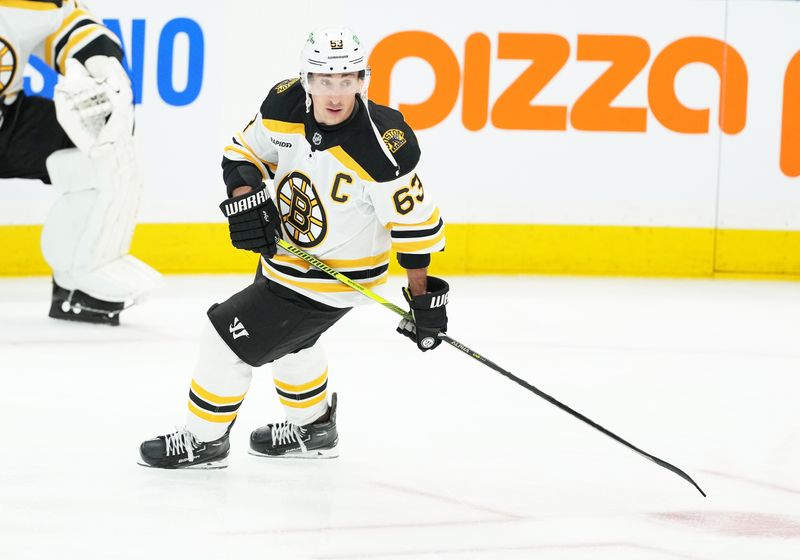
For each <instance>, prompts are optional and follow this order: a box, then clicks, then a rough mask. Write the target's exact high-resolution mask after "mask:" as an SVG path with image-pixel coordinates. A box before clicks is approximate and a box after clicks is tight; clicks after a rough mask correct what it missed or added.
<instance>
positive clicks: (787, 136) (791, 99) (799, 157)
mask: <svg viewBox="0 0 800 560" xmlns="http://www.w3.org/2000/svg"><path fill="white" fill-rule="evenodd" d="M781 171H783V172H784V173H785V174H786V175H788V176H789V177H800V51H798V53H797V54H796V55H794V57H793V58H792V60H791V61H790V62H789V66H788V67H787V68H786V77H785V78H784V80H783V118H782V123H781Z"/></svg>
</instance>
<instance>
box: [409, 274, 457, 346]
mask: <svg viewBox="0 0 800 560" xmlns="http://www.w3.org/2000/svg"><path fill="white" fill-rule="evenodd" d="M449 291H450V286H448V284H447V282H445V281H444V280H442V279H441V278H436V277H434V276H428V293H427V294H424V295H421V296H412V295H411V292H410V291H409V289H408V288H403V296H404V297H405V298H406V301H407V302H408V305H409V306H410V307H411V315H412V316H413V317H414V321H413V322H411V321H409V320H408V319H403V320H402V321H400V324H399V325H397V332H399V333H400V334H402V335H404V336H407V337H408V338H410V339H411V340H413V341H414V342H416V343H417V348H419V349H420V350H422V351H423V352H425V351H427V350H433V349H434V348H436V347H437V346H439V345H440V344H441V343H442V341H441V339H440V338H439V337H438V336H437V335H438V334H439V333H440V332H447V309H446V306H447V298H448V292H449Z"/></svg>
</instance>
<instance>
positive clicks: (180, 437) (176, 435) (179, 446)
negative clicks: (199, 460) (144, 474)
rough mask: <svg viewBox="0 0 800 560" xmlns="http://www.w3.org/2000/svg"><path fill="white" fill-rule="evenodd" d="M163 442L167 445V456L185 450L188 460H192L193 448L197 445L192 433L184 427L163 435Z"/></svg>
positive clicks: (178, 453)
mask: <svg viewBox="0 0 800 560" xmlns="http://www.w3.org/2000/svg"><path fill="white" fill-rule="evenodd" d="M164 443H165V444H166V446H167V457H169V456H170V455H180V454H181V453H184V452H185V453H186V455H187V457H188V458H189V461H194V450H195V448H196V447H199V444H198V443H197V439H196V438H195V437H194V434H193V433H192V432H190V431H189V430H187V429H185V428H183V429H178V430H175V432H173V433H171V434H168V435H166V436H164Z"/></svg>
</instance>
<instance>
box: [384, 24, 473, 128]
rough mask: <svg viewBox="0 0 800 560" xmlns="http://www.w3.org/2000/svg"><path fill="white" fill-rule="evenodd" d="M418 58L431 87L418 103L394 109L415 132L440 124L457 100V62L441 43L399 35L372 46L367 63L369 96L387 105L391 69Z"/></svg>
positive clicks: (414, 33)
mask: <svg viewBox="0 0 800 560" xmlns="http://www.w3.org/2000/svg"><path fill="white" fill-rule="evenodd" d="M408 57H418V58H421V59H423V60H425V61H426V62H427V63H428V64H430V65H431V68H433V72H434V74H435V86H434V88H433V93H432V94H431V96H430V97H429V98H428V99H427V100H426V101H423V102H422V103H418V104H403V103H400V104H399V105H398V109H399V110H400V112H402V113H403V115H404V116H405V119H406V121H408V123H409V124H410V125H411V126H412V127H413V128H414V129H415V130H422V129H424V128H430V127H432V126H435V125H437V124H439V123H440V122H442V121H443V120H444V119H445V118H446V117H447V115H449V114H450V111H452V110H453V107H454V106H455V103H456V100H457V99H458V89H459V85H460V84H459V82H460V81H461V69H460V68H459V65H458V59H457V58H456V55H455V54H453V51H452V50H450V47H449V46H448V45H447V43H445V42H444V41H443V40H442V39H440V38H439V37H437V36H436V35H433V34H432V33H426V32H424V31H402V32H400V33H395V34H393V35H389V36H388V37H386V38H384V39H383V40H382V41H381V42H379V43H378V44H377V45H375V48H374V49H373V51H372V54H371V55H370V58H369V62H370V66H371V68H372V77H371V82H370V96H371V97H372V98H373V99H374V100H375V102H376V103H381V104H383V105H388V104H389V86H390V82H391V78H392V69H393V68H394V65H395V64H397V62H399V61H400V60H402V59H404V58H408Z"/></svg>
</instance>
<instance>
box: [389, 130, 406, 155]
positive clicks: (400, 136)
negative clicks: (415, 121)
mask: <svg viewBox="0 0 800 560" xmlns="http://www.w3.org/2000/svg"><path fill="white" fill-rule="evenodd" d="M383 141H384V142H385V143H386V147H387V148H389V151H390V152H392V153H395V152H396V151H397V150H399V149H400V148H402V147H403V146H405V145H406V133H405V132H403V131H402V130H398V129H396V128H390V129H389V130H387V131H386V132H384V133H383Z"/></svg>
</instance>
